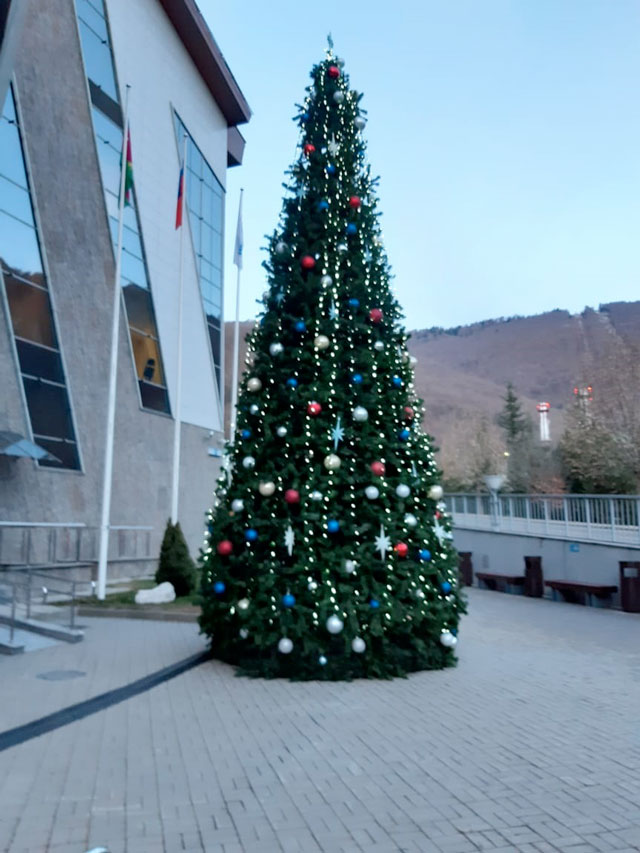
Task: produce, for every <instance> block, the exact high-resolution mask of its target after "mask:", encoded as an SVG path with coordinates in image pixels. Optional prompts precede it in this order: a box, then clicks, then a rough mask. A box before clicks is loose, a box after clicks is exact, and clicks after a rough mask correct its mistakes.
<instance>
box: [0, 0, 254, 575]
mask: <svg viewBox="0 0 640 853" xmlns="http://www.w3.org/2000/svg"><path fill="white" fill-rule="evenodd" d="M0 3H1V4H2V8H1V9H0V12H1V14H0V25H1V26H2V29H1V35H2V57H0V71H3V70H4V69H6V67H7V65H8V61H9V60H8V59H7V57H8V58H9V59H10V60H11V66H12V67H11V69H10V72H9V71H7V73H6V74H5V77H6V78H7V79H10V81H11V82H10V85H9V86H8V88H7V86H6V85H5V86H4V87H3V88H1V89H0V93H1V94H2V102H0V105H2V120H1V121H0V267H1V274H0V388H1V389H2V392H1V394H0V441H1V442H2V446H0V525H2V526H0V537H1V539H0V565H2V564H3V563H4V564H7V563H9V562H12V560H14V558H13V557H10V556H7V554H6V549H7V548H10V549H11V550H14V549H15V548H16V547H17V545H19V544H20V543H16V540H15V536H14V538H13V539H11V536H10V535H9V534H10V533H12V532H13V533H14V534H15V528H14V529H13V531H12V530H10V529H9V528H8V526H7V522H13V523H15V522H21V523H25V524H26V523H30V524H35V523H38V524H54V523H55V524H59V525H69V524H75V525H85V526H86V528H87V529H86V530H85V531H84V533H83V542H82V543H81V545H82V549H83V553H85V554H90V555H92V554H94V553H95V552H94V551H93V550H92V549H93V547H94V545H95V534H96V531H95V528H96V527H97V526H98V524H99V518H100V498H101V490H102V483H103V465H104V447H105V429H106V427H105V422H106V411H107V385H108V373H109V344H110V328H111V306H112V299H113V286H114V275H115V266H114V242H115V234H116V223H117V199H118V189H119V170H120V156H121V149H122V135H123V107H124V101H125V97H126V96H125V91H126V87H127V86H129V87H130V89H129V93H130V94H129V117H130V130H131V145H132V158H133V175H134V192H133V199H132V204H131V206H129V207H127V208H126V214H125V220H124V225H125V227H124V244H123V245H124V251H123V256H122V275H121V285H122V296H123V298H122V302H121V317H120V341H119V350H118V371H117V382H118V386H117V408H116V424H115V464H114V478H113V501H112V517H111V521H112V525H114V526H115V527H140V528H145V531H144V536H143V539H144V542H143V543H142V544H140V543H139V542H138V541H137V539H136V537H137V534H136V532H135V531H130V532H129V533H127V532H126V531H119V532H118V533H117V534H116V533H115V532H114V533H113V534H112V542H111V546H112V547H111V556H112V557H113V558H114V559H117V558H120V559H123V560H124V559H125V558H129V557H131V556H132V555H133V556H135V554H134V553H133V552H137V554H138V555H141V554H142V551H145V550H148V551H149V552H150V553H153V554H156V553H157V550H158V548H159V542H160V538H161V536H162V532H163V529H164V524H165V522H166V520H167V518H168V517H169V515H170V509H171V507H170V501H171V494H170V492H171V474H172V470H171V463H172V442H173V434H174V420H173V419H174V415H175V411H174V410H175V389H176V369H177V367H176V365H177V334H178V329H177V310H178V304H177V298H178V281H179V244H180V240H179V232H176V230H175V228H174V224H175V209H176V197H177V188H178V173H179V162H180V156H181V145H182V139H183V134H184V132H185V131H186V133H187V135H188V143H187V172H186V198H187V207H188V210H189V215H188V216H185V222H186V224H187V231H186V233H185V238H186V242H185V267H184V269H185V279H184V349H183V381H182V406H181V421H182V423H183V427H182V445H181V446H182V456H181V489H180V521H181V523H182V525H183V527H184V529H185V532H186V534H187V537H188V540H189V543H190V545H191V548H192V550H193V551H195V550H196V549H197V547H198V546H199V545H200V544H201V542H202V532H203V529H204V512H205V509H206V508H207V506H208V505H209V503H210V501H211V496H212V493H213V488H214V485H215V479H216V477H217V475H218V473H219V459H217V458H216V455H217V454H218V453H219V451H220V449H221V447H222V444H223V424H224V412H223V405H224V403H223V400H224V383H223V376H224V363H223V353H224V348H223V341H222V335H223V315H222V305H223V279H222V269H223V235H224V222H225V183H226V171H227V168H228V167H230V166H236V165H238V164H239V163H240V162H241V160H242V153H243V146H244V141H243V139H242V136H241V135H240V133H239V131H238V129H237V126H238V125H239V124H242V123H244V122H246V121H248V119H249V116H250V111H249V107H248V105H247V102H246V100H245V98H244V96H243V94H242V92H241V91H240V89H239V88H238V85H237V83H236V82H235V80H234V78H233V76H232V74H231V72H230V70H229V68H228V66H227V65H226V63H225V61H224V58H223V57H222V54H221V53H220V51H219V49H218V47H217V45H216V43H215V41H214V39H213V36H212V35H211V32H210V31H209V29H208V27H207V25H206V23H205V22H204V19H203V18H202V15H201V14H200V12H199V10H198V8H197V6H196V4H195V2H194V0H135V2H123V0H57V2H55V3H48V2H42V0H20V3H19V4H18V3H17V0H13V2H11V3H10V2H8V0H0ZM18 5H19V6H20V10H21V13H20V20H19V21H16V20H15V19H16V18H17V15H15V8H16V7H17V6H18ZM2 83H3V81H2V79H1V77H0V84H2ZM20 440H22V441H23V444H22V446H23V447H27V448H28V452H31V451H33V448H34V447H35V448H36V450H37V452H43V451H46V452H47V453H48V454H50V455H49V456H48V457H47V458H43V459H40V460H39V461H36V460H34V459H30V458H16V457H14V456H13V457H12V456H8V455H6V453H7V452H15V446H17V445H16V443H19V441H20ZM24 440H26V442H25V441H24ZM12 442H13V445H12ZM27 442H28V444H27ZM11 446H13V447H14V450H13V451H12V450H11ZM38 448H39V449H40V450H38ZM71 535H74V536H75V535H76V534H75V533H73V531H72V533H69V534H68V536H71ZM68 536H67V540H68ZM63 538H64V537H63ZM10 539H11V545H10V546H9V544H8V543H9V540H10ZM79 547H80V546H79ZM3 548H4V549H5V553H3ZM130 552H131V553H130ZM78 553H79V552H78ZM15 559H17V558H15ZM51 559H53V558H51ZM43 561H45V560H44V559H43ZM129 568H131V567H129Z"/></svg>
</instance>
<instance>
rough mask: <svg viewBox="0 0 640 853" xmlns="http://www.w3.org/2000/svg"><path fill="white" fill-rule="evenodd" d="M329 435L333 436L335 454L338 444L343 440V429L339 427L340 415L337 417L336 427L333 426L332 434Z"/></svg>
mask: <svg viewBox="0 0 640 853" xmlns="http://www.w3.org/2000/svg"><path fill="white" fill-rule="evenodd" d="M331 435H332V436H333V449H334V450H335V451H336V452H337V451H338V445H339V444H340V442H341V441H342V439H343V438H344V427H342V426H341V425H340V415H338V418H337V420H336V425H335V426H334V428H333V432H332V433H331Z"/></svg>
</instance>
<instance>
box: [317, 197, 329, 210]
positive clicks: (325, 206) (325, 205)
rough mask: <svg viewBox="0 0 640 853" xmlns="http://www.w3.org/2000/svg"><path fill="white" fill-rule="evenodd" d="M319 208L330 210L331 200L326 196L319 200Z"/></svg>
mask: <svg viewBox="0 0 640 853" xmlns="http://www.w3.org/2000/svg"><path fill="white" fill-rule="evenodd" d="M318 210H329V202H328V201H327V200H326V198H323V199H322V201H319V202H318Z"/></svg>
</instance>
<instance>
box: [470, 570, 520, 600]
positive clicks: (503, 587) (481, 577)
mask: <svg viewBox="0 0 640 853" xmlns="http://www.w3.org/2000/svg"><path fill="white" fill-rule="evenodd" d="M476 577H477V578H478V585H479V586H481V587H482V586H484V588H485V589H492V590H500V591H501V592H502V591H504V592H510V593H513V594H514V595H522V594H523V592H524V575H494V574H490V573H489V572H476Z"/></svg>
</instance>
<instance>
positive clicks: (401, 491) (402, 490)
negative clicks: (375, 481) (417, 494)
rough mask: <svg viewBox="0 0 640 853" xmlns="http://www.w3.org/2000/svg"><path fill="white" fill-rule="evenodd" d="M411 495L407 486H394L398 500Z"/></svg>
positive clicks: (403, 484)
mask: <svg viewBox="0 0 640 853" xmlns="http://www.w3.org/2000/svg"><path fill="white" fill-rule="evenodd" d="M410 494H411V489H410V488H409V486H407V484H406V483H400V485H399V486H396V495H397V496H398V497H399V498H408V497H409V495H410Z"/></svg>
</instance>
